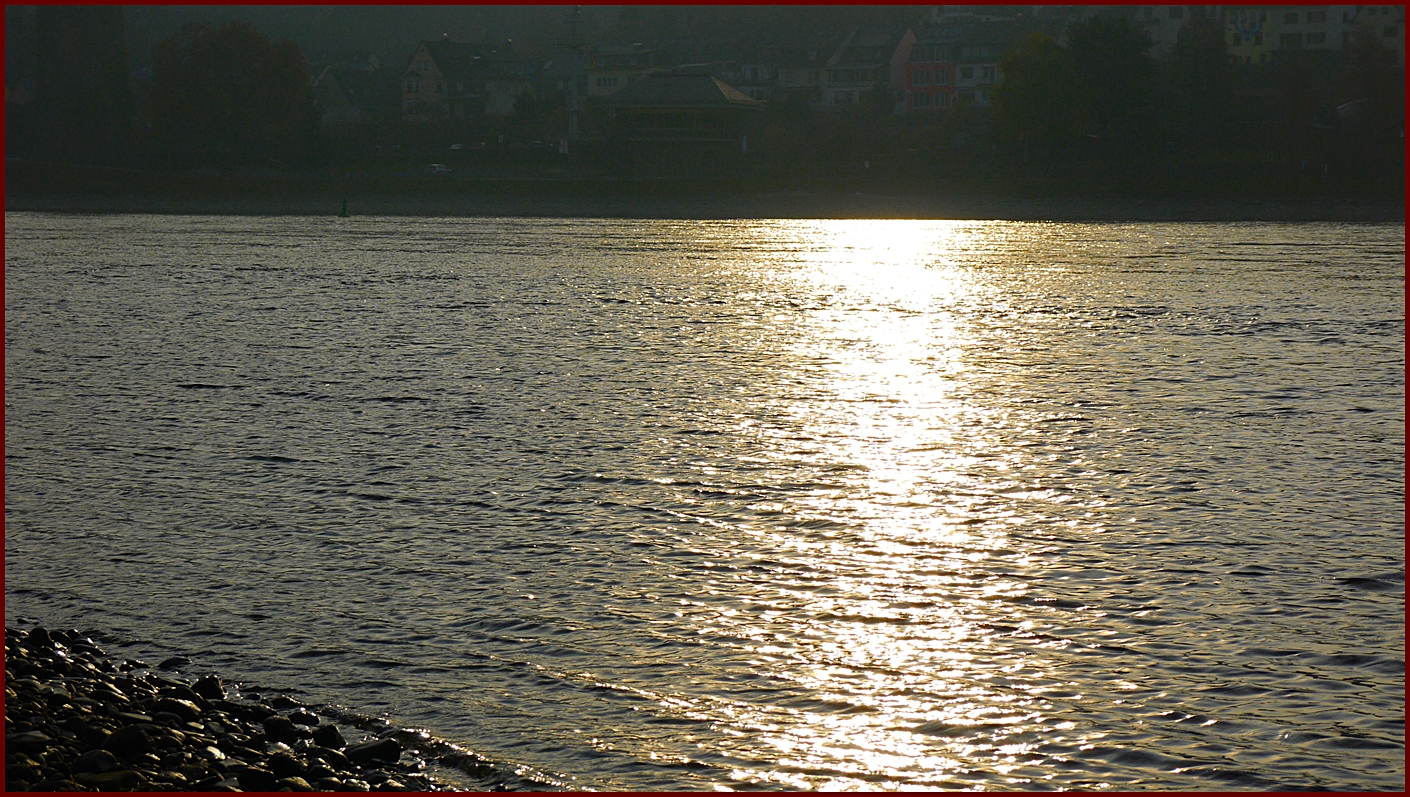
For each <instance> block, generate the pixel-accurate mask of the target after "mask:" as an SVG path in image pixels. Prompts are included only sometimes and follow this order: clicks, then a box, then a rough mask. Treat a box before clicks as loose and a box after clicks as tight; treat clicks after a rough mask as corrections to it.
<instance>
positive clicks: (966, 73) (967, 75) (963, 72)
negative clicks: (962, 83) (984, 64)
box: [960, 66, 974, 80]
mask: <svg viewBox="0 0 1410 797" xmlns="http://www.w3.org/2000/svg"><path fill="white" fill-rule="evenodd" d="M973 79H974V67H972V66H962V67H960V80H973Z"/></svg>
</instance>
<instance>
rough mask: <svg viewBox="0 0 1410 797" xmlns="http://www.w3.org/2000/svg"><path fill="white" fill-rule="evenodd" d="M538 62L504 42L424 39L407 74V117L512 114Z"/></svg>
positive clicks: (426, 118)
mask: <svg viewBox="0 0 1410 797" xmlns="http://www.w3.org/2000/svg"><path fill="white" fill-rule="evenodd" d="M532 72H533V64H532V63H531V62H529V61H525V60H522V59H519V58H517V57H516V56H515V53H514V46H513V43H512V42H506V43H504V44H503V45H488V44H469V43H465V42H453V41H448V40H442V41H423V42H421V44H420V45H418V46H417V48H416V52H415V53H413V54H412V56H411V59H410V61H408V62H407V65H406V69H405V70H404V71H403V73H402V118H403V119H405V120H406V121H408V122H413V123H416V122H422V121H429V120H431V119H469V118H474V117H477V116H481V115H484V116H510V115H512V114H513V113H514V103H515V100H516V99H517V98H518V97H519V95H520V94H521V93H523V92H525V91H528V90H529V88H530V85H531V82H530V75H531V74H532Z"/></svg>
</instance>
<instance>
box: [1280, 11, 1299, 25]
mask: <svg viewBox="0 0 1410 797" xmlns="http://www.w3.org/2000/svg"><path fill="white" fill-rule="evenodd" d="M1283 22H1284V24H1287V25H1296V24H1297V12H1296V11H1289V12H1288V13H1286V14H1284V15H1283Z"/></svg>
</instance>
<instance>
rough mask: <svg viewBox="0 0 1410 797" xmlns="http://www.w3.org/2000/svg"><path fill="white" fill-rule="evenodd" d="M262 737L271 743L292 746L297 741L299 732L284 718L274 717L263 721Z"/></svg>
mask: <svg viewBox="0 0 1410 797" xmlns="http://www.w3.org/2000/svg"><path fill="white" fill-rule="evenodd" d="M264 735H265V736H266V737H268V738H269V740H270V741H271V742H283V743H285V744H293V743H294V742H297V741H298V740H299V732H298V730H297V729H296V728H295V727H294V723H292V722H290V721H289V720H288V718H286V717H279V716H274V717H270V718H269V719H267V720H265V721H264Z"/></svg>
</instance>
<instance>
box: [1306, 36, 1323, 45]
mask: <svg viewBox="0 0 1410 797" xmlns="http://www.w3.org/2000/svg"><path fill="white" fill-rule="evenodd" d="M1307 43H1308V44H1326V43H1327V34H1325V33H1309V34H1307Z"/></svg>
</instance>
